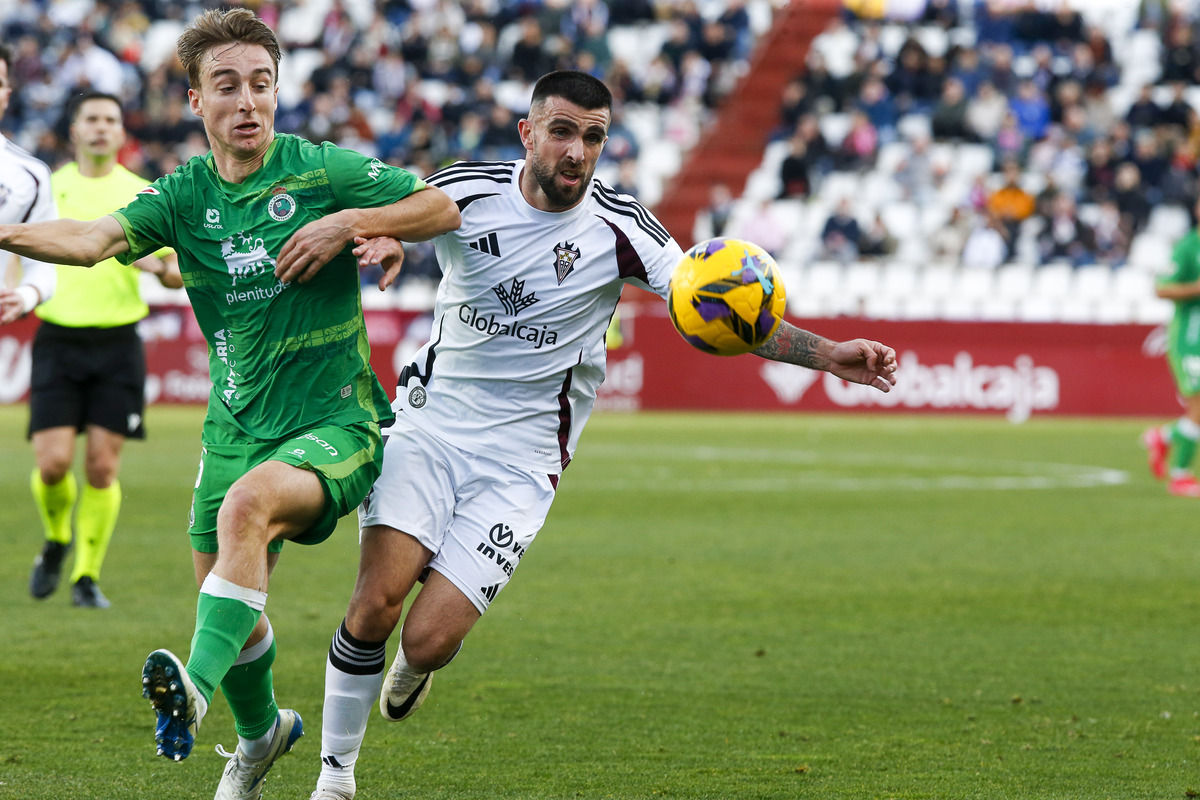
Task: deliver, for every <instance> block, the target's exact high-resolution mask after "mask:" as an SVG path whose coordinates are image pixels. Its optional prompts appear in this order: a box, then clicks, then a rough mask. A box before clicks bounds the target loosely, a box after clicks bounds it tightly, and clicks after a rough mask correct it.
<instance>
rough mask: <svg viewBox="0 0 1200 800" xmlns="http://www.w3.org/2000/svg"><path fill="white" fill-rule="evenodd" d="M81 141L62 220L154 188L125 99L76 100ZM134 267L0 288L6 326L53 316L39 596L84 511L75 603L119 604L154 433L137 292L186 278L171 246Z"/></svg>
mask: <svg viewBox="0 0 1200 800" xmlns="http://www.w3.org/2000/svg"><path fill="white" fill-rule="evenodd" d="M71 143H72V145H73V146H74V149H75V158H76V160H75V161H74V162H71V163H69V164H67V165H66V166H64V167H62V168H61V169H59V170H58V171H57V172H55V173H54V174H53V175H52V176H51V179H50V185H51V188H52V190H53V193H54V198H55V201H56V203H57V205H58V209H59V214H60V216H61V217H64V218H72V219H95V218H96V217H100V216H103V215H104V214H107V213H109V212H111V211H116V210H117V209H119V208H121V207H123V206H125V205H126V204H128V203H129V201H130V200H132V199H133V196H134V195H136V194H137V193H138V192H139V191H141V190H142V189H144V188H146V185H147V181H146V180H145V179H144V178H140V177H138V176H137V175H135V174H133V173H132V172H130V171H129V170H127V169H125V168H124V167H123V166H121V165H120V164H119V163H117V152H118V151H119V150H120V149H121V147H122V145H123V144H124V143H125V128H124V122H123V119H122V114H121V104H120V101H119V100H118V99H117V98H116V97H114V96H112V95H109V94H103V93H99V92H90V93H87V94H84V95H83V96H82V97H80V98H79V99H78V100H77V101H76V103H75V105H74V107H73V111H72V114H71ZM135 267H136V269H135V268H133V267H127V266H125V265H123V264H120V263H118V262H117V260H116V259H115V258H110V259H108V260H106V261H102V262H100V263H98V264H96V265H94V266H93V267H92V268H90V269H79V268H78V267H68V266H56V267H45V269H46V270H53V271H54V274H53V275H52V276H47V275H42V276H39V277H36V278H35V276H30V275H25V276H24V277H23V278H22V281H21V284H20V285H18V286H17V287H16V289H14V290H8V291H0V323H6V322H11V321H12V320H14V319H17V318H19V317H21V316H23V315H24V314H27V313H29V311H31V310H33V309H34V308H35V307H36V313H37V315H38V316H39V317H40V318H41V320H42V324H41V325H40V326H39V327H38V331H37V334H36V335H35V337H34V341H33V372H32V382H31V386H30V401H29V417H30V419H29V437H30V439H31V440H32V442H33V452H34V457H35V459H36V461H37V466H36V468H35V469H34V471H33V477H32V488H33V499H34V503H35V504H36V505H37V509H38V514H39V516H40V517H41V520H42V526H43V528H44V531H45V538H46V541H45V544H44V546H43V548H42V552H41V554H40V555H39V556H38V557H37V560H36V561H35V562H34V567H33V573H32V575H30V578H29V591H30V594H32V595H33V596H34V597H36V598H39V599H40V598H44V597H48V596H49V595H50V594H52V593H53V592H54V590H55V589H56V588H58V582H59V575H60V573H61V569H62V564H63V558H64V556H65V555H66V553H67V550H68V549H69V548H70V546H71V539H72V530H71V529H72V524H71V523H72V519H71V518H72V511H74V517H75V520H74V521H75V537H74V538H75V546H76V552H75V563H74V568H73V569H72V571H71V583H72V591H71V602H72V603H74V604H75V605H77V606H83V607H89V608H107V607H108V606H109V601H108V599H107V598H105V596H104V595H103V594H102V593H101V592H100V588H99V586H98V585H97V581H98V579H99V577H100V566H101V564H102V563H103V561H104V554H105V551H106V550H107V549H108V542H109V540H110V539H111V538H112V532H113V529H114V528H115V527H116V523H117V513H118V511H119V509H120V506H121V485H120V483H119V482H118V480H117V473H118V471H119V469H120V464H121V448H122V447H123V446H124V444H125V440H126V439H130V438H132V439H141V438H144V436H145V431H144V429H143V425H142V416H143V412H144V410H145V379H146V360H145V352H144V350H143V347H142V341H141V338H140V337H139V336H138V333H137V322H138V320H140V319H142V318H143V317H145V316H146V314H147V313H149V308H148V307H147V306H146V303H145V301H143V300H142V297H141V293H140V292H139V290H138V283H139V274H140V273H139V270H144V271H146V272H150V273H152V274H154V275H155V276H157V277H158V280H159V281H160V282H161V283H162V285H163V286H166V287H168V288H179V287H181V286H182V285H183V280H182V278H181V277H180V274H179V267H178V265H177V263H176V260H175V253H174V252H173V251H171V250H163V251H160V252H158V253H156V254H155V255H152V256H147V257H146V258H143V259H141V260H140V261H138V262H137V263H136V264H135ZM47 277H49V280H47ZM48 287H52V288H48ZM79 433H86V435H87V446H86V456H85V460H84V472H85V473H86V476H87V484H86V485H85V486H84V487H83V490H82V492H80V491H78V489H77V486H76V482H75V476H74V473H73V472H72V463H73V461H74V459H75V438H76V435H77V434H79ZM77 499H78V505H77V504H76V500H77Z"/></svg>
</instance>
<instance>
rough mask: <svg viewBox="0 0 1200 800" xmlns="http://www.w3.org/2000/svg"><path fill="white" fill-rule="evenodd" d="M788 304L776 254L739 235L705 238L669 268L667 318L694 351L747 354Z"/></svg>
mask: <svg viewBox="0 0 1200 800" xmlns="http://www.w3.org/2000/svg"><path fill="white" fill-rule="evenodd" d="M786 305H787V300H786V297H785V295H784V288H783V281H781V280H780V279H779V267H778V266H776V265H775V259H773V258H771V256H770V255H769V254H768V253H767V251H766V250H763V249H762V248H761V247H759V246H758V245H756V244H753V243H751V242H746V241H742V240H740V239H709V240H708V241H706V242H700V243H699V244H697V245H696V246H694V247H693V248H692V249H691V250H688V251H687V253H685V254H684V256H683V260H681V261H680V262H679V264H678V265H676V267H675V271H674V272H673V273H671V285H670V290H669V291H668V293H667V306H668V308H669V309H670V312H671V323H672V324H674V326H675V330H677V331H679V334H680V335H681V336H682V337H683V338H684V340H685V341H686V342H687V343H688V344H690V345H691V346H692V347H695V348H696V349H698V350H703V351H704V352H705V353H712V354H714V355H719V356H736V355H741V354H742V353H749V352H750V351H751V350H754V349H756V348H758V347H760V346H761V345H762V344H763V342H765V341H767V339H770V338H771V336H772V335H773V334H774V333H775V331H776V329H778V328H779V323H780V322H782V321H783V311H784V308H785V306H786Z"/></svg>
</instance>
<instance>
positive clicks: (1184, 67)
mask: <svg viewBox="0 0 1200 800" xmlns="http://www.w3.org/2000/svg"><path fill="white" fill-rule="evenodd" d="M1195 39H1196V37H1195V34H1194V33H1193V32H1192V26H1191V24H1190V23H1183V24H1178V25H1168V26H1167V27H1166V35H1165V36H1164V37H1163V45H1164V46H1163V51H1162V75H1161V76H1160V80H1161V81H1162V82H1163V83H1172V82H1174V81H1182V82H1183V83H1189V84H1190V83H1197V82H1200V70H1198V69H1197V66H1198V65H1197V60H1196V56H1197V54H1196V41H1195Z"/></svg>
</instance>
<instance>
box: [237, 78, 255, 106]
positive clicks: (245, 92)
mask: <svg viewBox="0 0 1200 800" xmlns="http://www.w3.org/2000/svg"><path fill="white" fill-rule="evenodd" d="M238 109H239V110H241V111H253V110H254V92H252V91H251V90H250V85H249V84H242V88H241V90H240V91H239V92H238Z"/></svg>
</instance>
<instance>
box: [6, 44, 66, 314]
mask: <svg viewBox="0 0 1200 800" xmlns="http://www.w3.org/2000/svg"><path fill="white" fill-rule="evenodd" d="M12 60H13V53H12V48H10V47H9V46H8V45H6V44H4V43H3V42H0V119H3V118H4V114H5V112H6V111H8V101H9V100H10V99H11V98H12V93H13V85H12V80H11V78H10V77H9V70H10V69H11V68H12ZM48 219H58V211H57V210H56V209H55V206H54V195H53V194H52V193H51V191H50V168H49V167H47V166H46V164H45V163H44V162H43V161H42V160H41V159H38V158H36V157H34V156H33V155H31V154H30V153H29V152H27V151H26V150H24V149H22V148H20V147H18V146H17V145H15V144H13V143H12V142H10V141H9V140H8V139H7V138H6V137H5V136H4V134H0V224H6V223H10V222H42V221H43V220H48ZM16 261H17V258H16V257H13V258H12V263H16ZM20 264H21V273H22V277H21V283H20V287H19V288H18V292H19V294H20V296H21V298H22V301H23V302H24V305H25V306H26V307H25V309H24V311H25V312H29V311H30V310H31V309H32V308H33V307H34V306H36V305H37V304H38V303H40V302H42V301H44V300H48V299H50V295H51V294H52V293H53V291H54V268H53V267H52V266H51V265H49V264H43V263H42V262H40V261H34V260H33V259H31V258H23V257H22V258H21V259H20ZM7 266H8V263H6V262H4V261H0V267H7ZM5 271H6V270H5V269H0V275H2V274H3V272H5ZM3 283H4V281H2V280H0V284H3Z"/></svg>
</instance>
